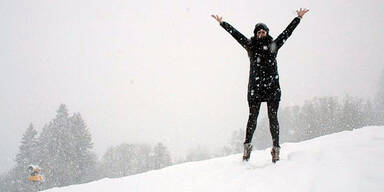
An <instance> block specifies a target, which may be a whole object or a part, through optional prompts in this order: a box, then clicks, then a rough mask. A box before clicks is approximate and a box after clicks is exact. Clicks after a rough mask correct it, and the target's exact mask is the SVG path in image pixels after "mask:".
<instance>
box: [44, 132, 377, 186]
mask: <svg viewBox="0 0 384 192" xmlns="http://www.w3.org/2000/svg"><path fill="white" fill-rule="evenodd" d="M269 150H270V149H267V150H263V151H253V153H252V156H251V159H250V161H249V162H248V163H243V162H242V161H241V155H242V154H236V155H231V156H227V157H222V158H216V159H211V160H205V161H199V162H192V163H184V164H180V165H175V166H171V167H168V168H164V169H161V170H156V171H150V172H146V173H143V174H139V175H133V176H128V177H125V178H117V179H102V180H99V181H96V182H92V183H88V184H82V185H74V186H69V187H63V188H54V189H50V190H48V191H49V192H85V191H92V192H101V191H108V192H128V191H134V192H172V191H175V192H187V191H191V192H192V191H193V192H201V191H207V192H208V191H209V192H212V191H218V192H229V191H230V192H234V191H241V192H246V191H256V192H262V191H275V192H276V191H280V192H288V191H292V192H302V191H305V192H315V191H319V192H324V191H327V192H329V191H337V192H342V191H347V192H354V191H369V192H373V191H377V192H379V191H380V192H383V191H384V161H383V159H384V127H365V128H362V129H356V130H353V131H344V132H341V133H336V134H332V135H327V136H323V137H319V138H315V139H312V140H308V141H305V142H300V143H288V144H284V145H282V151H281V161H279V162H278V163H277V164H272V163H271V157H270V154H269Z"/></svg>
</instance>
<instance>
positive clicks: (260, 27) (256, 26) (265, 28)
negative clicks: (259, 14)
mask: <svg viewBox="0 0 384 192" xmlns="http://www.w3.org/2000/svg"><path fill="white" fill-rule="evenodd" d="M260 29H263V30H265V31H266V32H267V34H269V28H268V26H267V25H266V24H264V23H258V24H256V25H255V29H254V30H253V34H255V36H256V33H257V32H258V31H259V30H260Z"/></svg>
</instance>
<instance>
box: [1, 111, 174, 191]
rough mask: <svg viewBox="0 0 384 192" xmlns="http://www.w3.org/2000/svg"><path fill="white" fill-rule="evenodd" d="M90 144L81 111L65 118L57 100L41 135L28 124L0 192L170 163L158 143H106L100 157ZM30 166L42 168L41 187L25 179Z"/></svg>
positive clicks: (77, 181)
mask: <svg viewBox="0 0 384 192" xmlns="http://www.w3.org/2000/svg"><path fill="white" fill-rule="evenodd" d="M92 148H93V143H92V137H91V134H90V132H89V130H88V128H87V126H86V124H85V122H84V120H83V119H82V117H81V115H80V114H79V113H74V114H73V115H71V116H70V115H69V114H68V110H67V108H66V106H65V105H64V104H62V105H60V107H59V109H58V110H57V114H56V117H55V118H54V119H53V120H51V121H50V122H49V123H48V124H47V125H45V126H44V127H43V128H42V132H41V133H40V134H38V132H37V131H36V129H35V128H34V126H33V124H30V125H29V127H28V128H27V129H26V131H25V133H24V134H23V137H22V139H21V145H20V147H19V151H18V153H17V155H16V158H15V161H16V165H15V166H14V168H12V169H11V170H10V171H8V173H6V174H5V175H3V176H1V178H0V191H9V192H22V191H28V192H31V191H37V190H45V189H49V188H53V187H62V186H68V185H73V184H80V183H86V182H90V181H94V180H97V179H101V178H105V177H109V178H113V177H123V176H127V175H132V174H137V173H141V172H145V171H148V170H153V169H160V168H163V167H166V166H169V165H171V164H172V160H171V156H170V153H169V151H168V149H167V147H166V146H165V145H164V144H162V143H158V144H156V145H155V146H153V147H152V146H150V145H147V144H125V143H123V144H120V145H118V146H114V147H110V148H109V149H108V150H107V151H106V152H105V154H104V155H103V156H102V158H101V160H98V157H97V155H96V154H95V153H94V152H93V151H92ZM30 165H37V166H38V167H40V168H41V174H42V175H43V178H44V181H43V182H42V184H41V185H40V184H39V183H36V182H32V181H29V180H28V178H29V176H30V175H29V173H28V171H27V170H28V167H29V166H30ZM36 185H39V186H36Z"/></svg>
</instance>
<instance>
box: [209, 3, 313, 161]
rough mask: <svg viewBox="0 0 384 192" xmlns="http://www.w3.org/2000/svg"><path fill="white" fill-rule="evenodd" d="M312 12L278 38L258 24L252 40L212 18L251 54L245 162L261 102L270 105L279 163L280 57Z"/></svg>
mask: <svg viewBox="0 0 384 192" xmlns="http://www.w3.org/2000/svg"><path fill="white" fill-rule="evenodd" d="M308 11H309V10H308V9H301V8H300V9H299V10H297V11H296V13H297V17H295V18H294V19H293V20H292V22H291V23H290V24H289V25H288V27H287V28H286V29H285V30H284V31H283V32H282V33H281V34H280V35H279V36H278V37H277V38H276V39H274V40H273V38H272V37H271V36H270V35H269V28H268V27H267V25H265V24H264V23H257V24H256V26H255V29H254V31H253V33H254V36H253V37H251V38H250V39H248V38H247V37H245V36H244V35H243V34H241V33H240V32H239V31H237V30H236V29H235V28H234V27H232V26H231V25H230V24H229V23H227V22H225V21H223V20H222V19H223V18H222V17H219V16H218V15H212V17H213V18H215V19H216V21H217V22H219V24H220V25H221V26H222V27H223V28H224V29H225V30H226V31H228V32H229V33H230V34H231V35H232V36H233V37H234V38H235V39H236V41H237V42H239V43H240V45H241V46H242V47H243V48H245V49H246V51H247V52H248V57H249V59H250V72H249V81H248V95H247V98H248V106H249V118H248V123H247V130H246V137H245V142H244V155H243V161H248V160H249V158H250V155H251V151H252V145H251V141H252V137H253V133H254V132H255V129H256V123H257V117H258V115H259V110H260V105H261V102H267V107H268V118H269V126H270V131H271V135H272V140H273V147H272V150H271V155H272V162H274V163H275V162H276V161H278V160H279V153H280V145H279V123H278V120H277V111H278V108H279V102H280V97H281V89H280V83H279V74H278V71H277V62H276V56H277V52H278V51H279V49H280V48H281V47H282V46H283V44H284V43H285V41H286V40H287V39H288V37H289V36H291V34H292V32H293V30H294V29H295V28H296V26H297V25H298V24H299V23H300V20H301V19H302V18H303V16H304V14H305V13H307V12H308Z"/></svg>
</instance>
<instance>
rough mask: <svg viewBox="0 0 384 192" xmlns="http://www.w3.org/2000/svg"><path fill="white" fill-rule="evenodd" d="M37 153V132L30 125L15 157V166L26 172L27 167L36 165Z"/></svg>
mask: <svg viewBox="0 0 384 192" xmlns="http://www.w3.org/2000/svg"><path fill="white" fill-rule="evenodd" d="M37 152H38V151H37V131H36V130H35V129H34V127H33V124H32V123H31V124H30V125H29V127H28V129H27V130H26V131H25V133H24V135H23V138H22V139H21V145H20V147H19V152H18V154H17V155H16V164H17V166H18V167H22V168H24V169H25V170H27V168H28V165H30V164H35V163H36V160H37V159H36V155H37Z"/></svg>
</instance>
